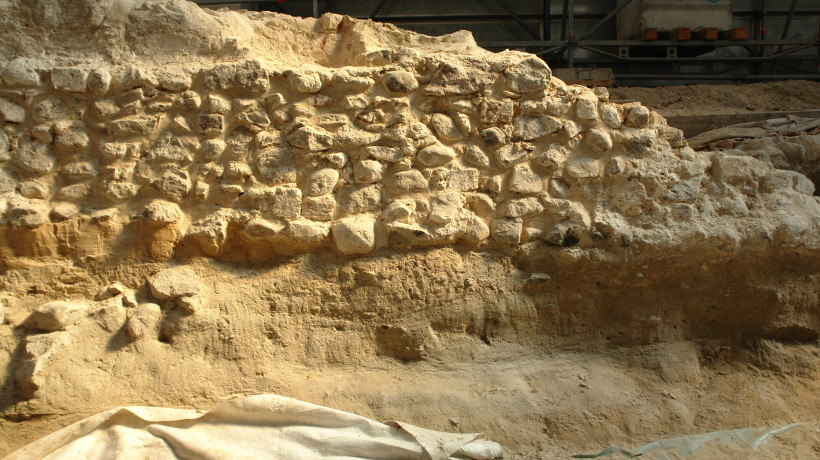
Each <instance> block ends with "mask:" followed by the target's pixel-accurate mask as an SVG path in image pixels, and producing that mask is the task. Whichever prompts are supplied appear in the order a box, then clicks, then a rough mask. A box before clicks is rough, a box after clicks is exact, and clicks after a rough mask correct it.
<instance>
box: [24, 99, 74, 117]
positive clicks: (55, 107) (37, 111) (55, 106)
mask: <svg viewBox="0 0 820 460" xmlns="http://www.w3.org/2000/svg"><path fill="white" fill-rule="evenodd" d="M31 115H32V118H34V121H36V122H38V123H44V122H47V121H55V120H60V119H63V118H67V117H69V111H68V107H66V105H65V103H63V101H61V100H60V99H57V98H56V97H52V98H48V99H44V100H42V101H40V102H38V103H36V104H34V106H33V107H32V109H31Z"/></svg>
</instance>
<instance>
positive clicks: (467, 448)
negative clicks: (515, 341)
mask: <svg viewBox="0 0 820 460" xmlns="http://www.w3.org/2000/svg"><path fill="white" fill-rule="evenodd" d="M501 457H502V449H501V446H499V445H498V444H497V443H495V442H492V441H488V440H486V439H485V437H484V435H482V434H458V433H443V432H438V431H430V430H426V429H423V428H418V427H415V426H412V425H408V424H406V423H402V422H391V423H389V424H383V423H378V422H375V421H373V420H370V419H367V418H365V417H360V416H358V415H354V414H351V413H348V412H343V411H339V410H335V409H330V408H327V407H322V406H317V405H314V404H309V403H306V402H302V401H297V400H295V399H292V398H286V397H282V396H276V395H258V396H247V397H242V398H237V399H233V400H230V401H227V402H224V403H222V404H219V405H218V406H216V407H214V408H213V409H211V410H210V411H208V412H202V411H196V410H188V409H166V408H159V407H144V406H138V407H121V408H117V409H112V410H109V411H107V412H102V413H100V414H96V415H93V416H91V417H88V418H86V419H84V420H81V421H79V422H77V423H75V424H73V425H70V426H68V427H66V428H63V429H62V430H59V431H57V432H55V433H52V434H50V435H48V436H46V437H44V438H42V439H40V440H39V441H36V442H34V443H32V444H29V445H28V446H26V447H23V448H22V449H20V450H18V451H16V452H14V453H12V454H11V455H10V456H8V457H6V460H18V459H19V460H23V459H25V460H31V459H39V458H45V459H49V460H56V459H72V460H73V459H77V458H82V459H87V460H98V459H99V460H102V459H114V458H116V459H143V458H151V459H175V458H179V459H220V460H221V459H313V458H316V459H385V458H390V459H431V460H444V459H451V458H456V459H477V460H486V459H496V458H501Z"/></svg>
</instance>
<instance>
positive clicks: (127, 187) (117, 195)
mask: <svg viewBox="0 0 820 460" xmlns="http://www.w3.org/2000/svg"><path fill="white" fill-rule="evenodd" d="M137 192H139V186H138V185H136V184H132V183H129V182H120V181H108V182H106V183H105V185H104V186H103V196H104V197H106V198H108V199H109V200H111V201H114V202H120V201H125V200H127V199H130V198H133V197H134V196H136V194H137Z"/></svg>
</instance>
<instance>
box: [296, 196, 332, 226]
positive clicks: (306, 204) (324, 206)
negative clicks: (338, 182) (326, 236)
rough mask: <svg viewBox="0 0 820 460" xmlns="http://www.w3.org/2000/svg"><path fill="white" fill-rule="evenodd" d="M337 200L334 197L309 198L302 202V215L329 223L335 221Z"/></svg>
mask: <svg viewBox="0 0 820 460" xmlns="http://www.w3.org/2000/svg"><path fill="white" fill-rule="evenodd" d="M335 211H336V199H335V198H333V195H323V196H316V197H312V196H307V197H305V198H304V200H303V201H302V215H303V216H305V217H307V218H308V219H312V220H316V221H322V222H327V221H330V220H332V219H333V214H334V212H335Z"/></svg>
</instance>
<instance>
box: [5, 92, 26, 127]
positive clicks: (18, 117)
mask: <svg viewBox="0 0 820 460" xmlns="http://www.w3.org/2000/svg"><path fill="white" fill-rule="evenodd" d="M0 118H2V119H3V120H4V121H8V122H9V123H22V122H24V121H25V120H26V109H25V108H24V107H22V106H20V105H17V104H15V103H13V102H11V101H10V100H8V99H6V98H3V97H0Z"/></svg>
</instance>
